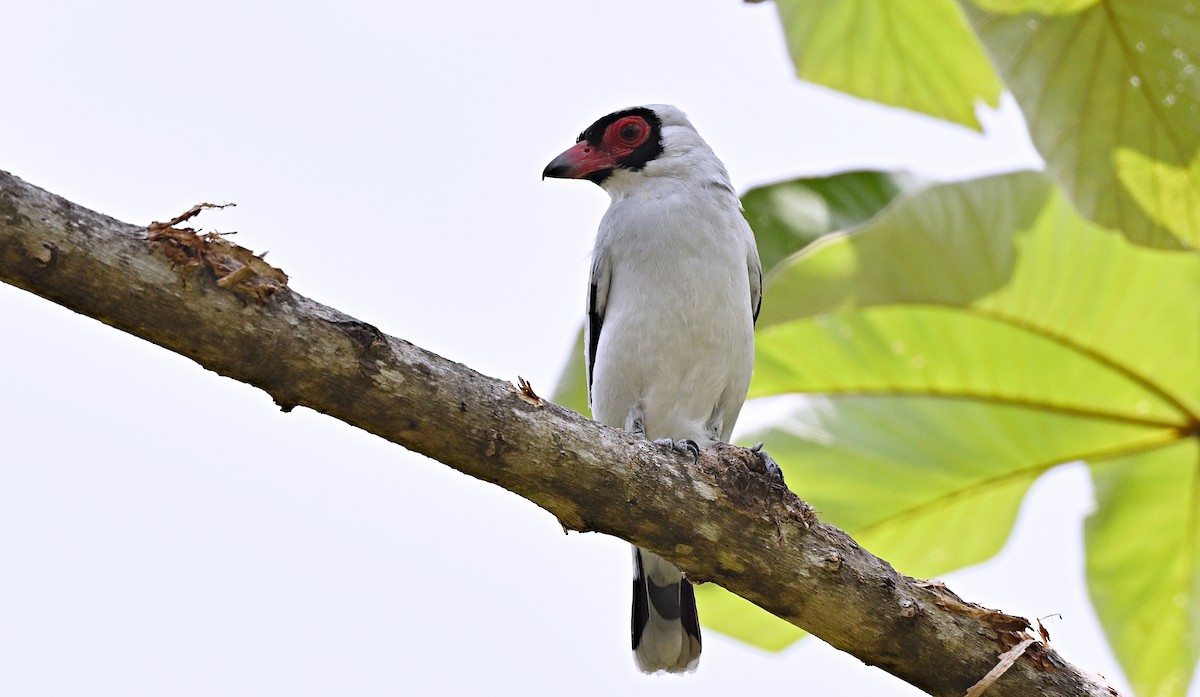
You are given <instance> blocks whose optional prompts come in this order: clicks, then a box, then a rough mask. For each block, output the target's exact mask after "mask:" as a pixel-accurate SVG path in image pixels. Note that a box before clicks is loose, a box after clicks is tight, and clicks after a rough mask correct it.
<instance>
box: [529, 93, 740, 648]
mask: <svg viewBox="0 0 1200 697" xmlns="http://www.w3.org/2000/svg"><path fill="white" fill-rule="evenodd" d="M545 175H546V176H555V177H568V178H586V179H590V180H591V181H594V182H596V183H597V184H599V185H600V186H601V187H602V188H604V190H605V191H606V192H608V194H609V196H610V197H611V199H612V202H611V204H610V206H609V208H608V211H607V212H606V213H605V214H604V218H603V219H602V220H601V222H600V230H599V234H598V235H597V237H596V246H595V251H594V253H593V258H592V275H591V285H590V292H589V297H588V317H589V322H588V341H587V346H588V356H587V358H588V382H589V387H590V400H591V407H592V415H593V416H594V417H595V418H596V419H597V420H599V421H601V422H603V423H605V424H608V425H610V426H618V427H621V428H624V429H626V430H629V431H636V432H641V433H644V434H645V435H646V437H647V438H651V439H655V440H659V439H671V440H673V441H683V440H691V441H695V442H696V443H697V444H698V445H699V446H700V447H705V446H708V445H711V444H713V443H714V442H717V441H727V440H728V438H729V435H730V433H731V431H732V430H733V425H734V422H735V421H736V420H737V416H738V412H739V411H740V410H741V408H742V404H743V402H744V401H745V399H746V391H747V389H748V387H749V384H750V373H751V369H752V363H753V358H754V319H755V317H756V316H757V313H758V306H759V300H760V297H761V285H762V283H761V281H762V273H761V268H760V265H759V260H758V251H757V248H756V246H755V242H754V235H753V233H752V232H751V230H750V227H749V225H747V223H746V220H745V218H744V217H743V216H742V213H741V203H740V201H739V199H738V197H737V194H736V193H735V191H734V189H733V187H732V185H731V184H730V182H729V176H728V174H727V173H726V171H725V167H724V165H722V164H721V161H720V160H718V159H717V157H716V155H714V154H713V152H712V150H711V149H710V148H709V147H708V144H707V143H705V142H704V140H703V139H701V138H700V135H699V134H698V133H697V132H696V130H695V128H693V127H692V125H691V123H690V122H688V120H687V117H686V116H684V114H683V112H681V111H680V110H679V109H677V108H675V107H673V106H667V105H651V106H648V107H635V108H632V109H626V110H622V111H618V112H614V113H613V114H609V115H608V116H605V117H604V118H602V119H600V120H599V121H597V122H596V123H595V124H593V125H592V126H591V127H589V129H588V130H586V131H584V133H583V134H582V135H581V136H580V139H579V142H578V143H577V144H576V146H575V147H573V148H571V149H570V150H568V151H566V152H564V153H563V154H562V155H560V156H559V157H558V158H556V159H555V160H554V161H553V162H551V163H550V165H549V166H548V167H547V168H546V171H545ZM634 564H635V567H634V572H635V579H634V617H633V644H634V656H635V660H636V662H637V665H638V667H639V668H640V669H642V670H643V671H645V672H656V671H659V670H665V671H668V672H683V671H688V670H694V669H695V667H696V664H697V662H698V660H699V655H700V630H699V625H698V623H697V620H696V615H695V600H694V596H693V594H692V590H691V586H690V584H688V582H687V581H686V580H684V579H683V575H682V574H681V573H680V571H679V570H678V569H677V568H675V566H673V565H672V564H670V563H669V562H667V561H666V560H664V559H662V558H660V557H658V556H657V555H654V554H652V553H650V552H647V551H645V550H639V549H637V548H635V549H634ZM639 594H641V595H639Z"/></svg>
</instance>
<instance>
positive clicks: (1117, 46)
mask: <svg viewBox="0 0 1200 697" xmlns="http://www.w3.org/2000/svg"><path fill="white" fill-rule="evenodd" d="M974 4H975V5H978V6H980V7H985V8H988V9H996V8H997V6H998V5H1002V4H1005V5H1007V4H1010V3H1001V2H999V0H989V1H987V2H984V1H983V0H976V1H975V3H974ZM1042 4H1043V3H1037V2H1019V3H1015V6H1019V7H1021V8H1025V9H1029V10H1031V11H1029V12H1025V13H1022V14H1016V15H1014V14H1009V13H1008V12H995V11H993V12H987V11H983V10H980V9H976V8H974V7H972V6H971V5H970V4H965V9H966V10H967V14H968V16H969V17H970V18H971V21H972V23H973V25H974V26H975V30H976V32H977V33H978V34H979V37H980V39H982V41H983V44H984V46H985V47H986V48H987V50H988V52H989V53H990V54H991V56H992V60H993V62H994V63H995V65H996V67H997V69H998V70H999V72H1000V74H1001V76H1002V77H1003V78H1004V81H1005V84H1006V85H1007V87H1008V89H1009V90H1011V91H1012V93H1013V95H1014V96H1016V98H1017V102H1018V103H1019V104H1020V105H1021V110H1022V111H1023V112H1024V113H1025V118H1026V120H1027V121H1028V123H1029V131H1030V135H1031V137H1032V138H1033V142H1034V144H1035V145H1036V146H1037V148H1038V150H1039V151H1040V152H1041V154H1042V156H1043V157H1044V158H1045V159H1046V167H1047V169H1048V171H1049V172H1050V173H1051V174H1052V175H1053V176H1054V177H1055V179H1056V180H1057V181H1058V182H1059V183H1060V184H1061V185H1062V186H1063V188H1064V189H1065V190H1066V191H1067V193H1069V194H1070V196H1071V198H1072V199H1073V200H1074V202H1075V205H1076V206H1077V207H1078V208H1079V210H1080V211H1081V212H1082V213H1083V214H1084V215H1086V216H1088V217H1089V218H1091V219H1093V220H1095V221H1096V222H1098V223H1100V224H1102V225H1105V226H1107V227H1111V228H1114V229H1117V230H1120V231H1121V232H1123V233H1124V234H1126V235H1127V236H1128V237H1129V239H1131V240H1133V241H1134V242H1137V243H1139V244H1145V245H1150V246H1155V247H1164V248H1189V247H1190V248H1196V247H1200V165H1198V164H1196V163H1197V162H1200V67H1198V66H1197V65H1196V61H1197V60H1198V59H1200V10H1198V9H1197V7H1196V4H1195V3H1191V2H1181V1H1179V0H1139V1H1138V2H1111V1H1109V2H1098V3H1094V4H1085V3H1079V5H1075V4H1072V5H1070V6H1056V7H1055V8H1053V9H1054V10H1055V11H1057V12H1058V13H1057V14H1042V13H1040V12H1038V11H1033V10H1037V9H1039V8H1040V7H1041V5H1042ZM1051 4H1053V3H1051ZM1067 7H1069V8H1070V9H1071V10H1075V11H1065V8H1067Z"/></svg>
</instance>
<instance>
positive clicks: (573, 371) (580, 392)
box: [550, 328, 592, 416]
mask: <svg viewBox="0 0 1200 697" xmlns="http://www.w3.org/2000/svg"><path fill="white" fill-rule="evenodd" d="M550 401H552V402H554V403H555V404H559V405H561V406H564V407H566V408H568V409H573V410H575V411H577V412H579V413H580V414H584V415H585V416H591V414H592V410H591V408H590V407H589V406H588V392H587V371H586V369H585V367H584V365H583V329H582V328H580V329H579V331H577V332H576V333H575V346H573V347H572V348H571V355H570V356H568V357H567V361H566V365H565V366H564V367H563V371H562V373H560V374H559V377H558V384H557V385H555V386H554V395H553V396H552V397H551V398H550Z"/></svg>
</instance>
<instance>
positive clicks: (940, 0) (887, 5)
mask: <svg viewBox="0 0 1200 697" xmlns="http://www.w3.org/2000/svg"><path fill="white" fill-rule="evenodd" d="M775 4H776V6H777V7H778V9H779V18H780V21H781V22H782V23H783V29H784V34H785V36H786V38H787V44H788V51H789V53H791V56H792V62H793V63H794V64H795V66H796V74H797V75H798V76H799V77H800V78H801V79H803V80H807V81H809V82H815V83H817V84H819V85H824V86H826V87H831V88H833V89H835V90H839V91H842V92H846V93H848V94H852V95H854V96H856V97H862V98H863V99H870V100H872V101H876V102H880V103H882V104H888V105H890V106H897V107H901V108H904V109H909V110H912V111H917V112H920V113H923V114H929V115H931V116H935V117H937V118H940V119H946V120H947V121H953V122H955V123H960V124H963V125H965V126H969V127H971V128H974V129H977V130H978V129H979V127H980V126H979V120H978V119H977V118H976V116H975V107H976V104H977V103H978V102H980V101H982V102H985V103H987V104H990V105H993V106H995V105H996V104H998V103H999V99H1000V90H1001V85H1000V81H999V80H998V79H997V77H996V74H995V72H994V71H993V70H992V66H991V64H989V63H988V59H987V56H986V55H985V54H984V52H983V50H982V49H981V48H980V46H979V41H978V39H976V37H975V35H974V34H972V33H971V30H970V27H969V26H968V24H967V23H966V21H965V20H964V18H963V15H962V12H961V11H960V10H959V8H958V7H957V6H956V5H955V4H954V1H953V0H921V2H896V1H895V0H838V2H812V1H811V0H777V2H776V3H775Z"/></svg>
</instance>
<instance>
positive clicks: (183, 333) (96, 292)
mask: <svg viewBox="0 0 1200 697" xmlns="http://www.w3.org/2000/svg"><path fill="white" fill-rule="evenodd" d="M182 217H183V216H181V218H182ZM181 223H182V220H176V221H172V223H168V224H155V225H152V226H151V227H150V228H149V230H147V228H139V227H135V226H132V225H128V224H125V223H121V222H119V221H116V220H113V219H112V218H109V217H107V216H104V215H102V214H99V213H96V212H93V211H90V210H87V209H85V208H82V207H80V206H77V205H75V204H73V203H71V202H69V201H66V200H64V199H62V198H60V197H57V196H54V195H53V194H50V193H47V192H45V191H43V190H41V189H38V188H36V187H33V186H30V185H29V184H26V183H25V182H23V181H21V180H20V179H18V178H16V177H13V176H12V175H9V174H7V173H3V172H0V280H3V281H5V282H7V283H10V284H12V285H15V286H17V287H20V288H24V289H25V290H28V291H30V292H32V293H35V294H37V295H40V296H42V297H44V298H48V299H50V300H52V301H54V302H56V303H58V304H60V305H64V306H66V307H68V308H70V309H72V310H74V311H76V312H79V313H82V314H85V315H88V316H90V317H94V318H96V319H98V320H100V321H102V322H104V323H106V324H109V325H111V326H113V327H116V328H118V329H121V330H123V331H126V332H129V333H130V334H133V335H135V336H139V337H141V338H143V339H146V340H147V341H151V342H153V343H155V344H158V345H160V346H162V347H164V348H167V349H169V350H171V351H174V352H176V353H180V354H182V355H184V356H187V357H189V358H191V359H193V360H195V361H196V362H197V363H199V364H200V365H202V366H204V367H205V368H208V369H210V370H214V371H216V372H218V373H220V374H222V375H226V376H229V377H231V378H234V379H235V380H239V381H241V382H245V383H249V384H251V385H255V386H257V387H259V388H261V389H263V390H265V391H266V392H267V393H268V394H270V395H271V396H272V397H273V398H274V400H275V402H276V403H277V404H279V405H280V406H281V407H282V408H283V409H284V410H290V409H291V408H293V407H295V406H297V405H304V406H307V407H310V408H312V409H314V410H316V411H319V412H322V413H325V414H329V415H330V416H333V417H334V418H337V419H341V420H342V421H345V422H347V423H350V424H353V425H355V426H358V427H359V428H362V429H364V430H366V431H369V432H371V433H374V434H376V435H379V436H382V437H383V438H386V439H388V440H390V441H392V442H394V443H398V444H400V445H403V446H404V447H406V448H408V449H410V450H414V451H416V452H419V453H423V454H425V455H428V456H429V457H432V458H435V459H437V460H440V461H441V462H444V463H445V464H447V465H449V466H451V467H453V468H455V469H457V470H460V471H462V472H465V473H467V474H470V475H472V476H474V477H478V478H479V479H483V480H486V481H489V482H492V483H495V484H497V485H499V486H501V487H503V488H505V489H508V490H509V491H512V492H514V493H516V494H518V495H520V496H523V497H525V498H527V499H529V500H530V501H533V502H534V503H536V504H538V505H539V506H541V507H543V508H545V509H546V510H548V511H550V512H551V513H553V514H554V515H555V516H557V517H558V519H559V521H561V523H562V524H563V526H564V527H566V528H570V529H572V530H579V531H599V532H604V533H607V534H610V535H615V536H617V537H620V538H622V539H625V540H628V541H630V542H633V543H636V544H638V545H640V546H642V547H645V548H648V549H651V550H653V551H655V552H657V553H658V554H661V555H662V556H664V557H666V558H667V559H669V560H671V561H672V562H674V563H675V564H677V565H678V566H679V567H680V568H682V569H684V570H685V571H686V572H687V574H688V576H689V577H690V578H693V579H695V580H698V581H699V580H703V581H711V582H714V583H718V584H720V585H721V586H724V587H725V588H728V589H729V590H731V591H733V592H735V593H737V594H738V595H741V596H743V597H745V598H747V599H748V600H750V601H751V602H753V603H755V604H757V605H759V606H761V607H763V608H764V609H766V610H768V611H770V612H772V613H774V614H776V615H778V616H779V617H781V618H783V619H785V620H787V621H789V622H792V623H793V624H796V625H797V626H799V627H803V628H804V629H806V630H808V631H809V632H811V633H813V634H815V635H817V636H819V637H821V638H822V639H824V640H825V641H827V642H828V643H830V644H832V645H833V646H835V647H837V648H839V649H842V650H844V651H847V652H849V653H851V654H853V655H854V656H857V657H858V658H860V659H861V660H863V661H864V662H866V663H868V664H871V665H877V666H879V667H881V668H883V669H884V670H886V671H888V672H890V673H892V674H893V675H896V676H898V677H900V678H901V679H903V680H905V681H907V682H909V683H911V684H913V685H915V686H917V687H919V688H921V689H922V690H925V691H926V692H928V693H930V694H933V695H947V696H950V695H956V696H961V695H964V694H966V692H967V691H968V690H969V689H971V688H972V686H974V685H976V684H977V683H979V682H980V680H981V679H983V678H984V676H985V675H988V674H989V672H990V671H992V670H993V668H996V667H997V663H998V662H999V661H1000V656H1001V654H1003V653H1005V652H1006V651H1009V650H1010V649H1012V648H1013V647H1016V646H1018V645H1020V644H1021V643H1022V642H1024V641H1026V640H1028V639H1031V638H1032V637H1031V636H1030V635H1029V634H1028V633H1027V630H1028V627H1029V625H1028V623H1027V622H1026V621H1025V620H1024V619H1021V618H1017V617H1012V616H1009V615H1005V614H1003V613H1000V612H996V611H993V610H987V609H984V608H981V607H979V606H977V605H973V604H970V603H966V602H964V601H962V600H960V599H959V598H958V597H957V596H956V595H954V594H953V593H952V592H950V591H949V590H948V589H946V588H945V587H944V586H942V585H940V584H937V583H928V582H922V581H918V580H915V579H912V578H909V577H907V576H904V575H902V574H899V573H897V572H896V571H895V570H893V569H892V567H891V566H890V565H888V563H887V562H885V561H883V560H881V559H878V558H877V557H875V556H873V555H871V554H870V553H868V552H866V551H865V550H863V549H862V548H860V547H859V546H858V545H857V544H855V542H854V540H852V539H850V537H849V536H848V535H846V534H845V533H843V532H842V531H840V530H838V529H837V528H835V527H833V526H830V525H826V524H824V523H821V522H820V521H818V520H817V519H816V516H815V515H814V514H813V512H812V510H811V509H810V508H809V507H808V505H807V504H805V503H804V502H803V501H801V500H800V499H798V498H796V496H795V495H793V494H792V493H791V492H779V491H771V490H770V488H769V487H768V486H767V484H766V481H767V480H766V479H765V478H764V477H763V474H762V471H761V470H762V467H761V464H760V463H759V461H758V459H757V458H756V457H755V456H754V454H753V453H751V452H750V451H748V450H745V449H742V448H736V447H733V446H719V447H718V448H716V449H713V450H711V451H707V452H705V453H704V454H703V455H702V456H701V458H700V460H699V462H697V463H692V462H691V461H690V459H689V458H688V457H686V456H681V455H678V454H676V453H673V452H671V451H670V450H669V449H666V448H663V447H660V446H657V445H655V444H653V443H650V442H647V441H645V440H644V439H641V438H636V437H634V436H631V435H629V434H626V433H624V432H622V431H620V430H617V429H612V428H607V427H605V426H602V425H600V424H598V423H596V422H593V421H590V420H588V419H586V418H584V417H582V416H580V415H579V414H576V413H574V412H571V411H568V410H566V409H563V408H561V407H558V406H556V405H553V404H550V403H548V402H545V401H543V400H541V399H540V398H538V397H537V396H536V395H534V394H533V393H532V390H528V389H522V388H516V387H514V386H513V385H511V384H509V383H506V382H501V381H498V380H495V379H492V378H488V377H485V376H483V375H480V374H479V373H476V372H475V371H473V370H471V369H469V368H467V367H465V366H462V365H459V364H457V363H454V362H451V361H448V360H446V359H444V358H441V357H439V356H437V355H434V354H432V353H430V352H428V351H425V350H423V349H421V348H419V347H417V346H414V345H412V344H410V343H408V342H407V341H404V340H402V339H396V338H394V337H390V336H387V335H386V334H383V333H382V332H380V331H379V330H378V329H376V328H375V327H373V326H371V325H370V324H367V323H365V322H362V321H360V320H357V319H355V318H353V317H349V316H347V315H345V314H342V313H341V312H338V311H337V310H335V309H333V308H330V307H326V306H324V305H321V304H320V303H317V302H314V301H312V300H309V299H307V298H305V297H302V296H300V295H299V294H296V293H294V292H292V291H291V290H290V289H288V288H287V287H286V280H287V277H286V276H284V275H283V274H282V272H278V271H277V270H274V269H271V267H270V266H269V265H267V264H266V263H265V262H262V260H261V259H258V258H257V257H253V255H251V254H250V253H249V252H248V251H247V250H244V249H241V248H238V247H235V246H233V245H230V244H228V243H227V242H224V241H223V240H220V239H216V238H213V237H212V236H208V237H204V236H200V237H197V236H195V235H190V236H189V232H188V231H187V230H181V229H179V228H178V227H173V226H172V225H178V224H181ZM149 238H153V240H151V239H149ZM696 521H702V522H701V523H700V524H697V523H696ZM1015 654H1016V652H1013V654H1010V655H1009V659H1011V658H1012V656H1013V655H1015ZM994 675H995V674H994V673H993V675H992V676H989V679H991V678H994ZM987 694H988V695H994V696H996V697H1005V696H1013V697H1016V696H1023V695H1034V694H1037V695H1115V694H1116V692H1115V691H1114V690H1112V689H1111V688H1109V687H1107V686H1104V685H1102V684H1101V683H1100V681H1098V680H1096V679H1094V678H1092V677H1091V676H1089V675H1087V674H1085V673H1083V672H1081V671H1080V670H1078V669H1077V668H1075V667H1074V666H1072V665H1070V664H1068V663H1067V662H1065V661H1063V660H1062V659H1061V658H1060V657H1059V656H1058V655H1057V653H1055V651H1054V650H1053V649H1051V648H1049V647H1048V646H1046V645H1045V644H1043V643H1042V642H1040V641H1034V642H1032V643H1030V644H1028V645H1027V646H1026V647H1025V648H1024V650H1023V651H1022V652H1020V654H1019V657H1017V658H1016V659H1015V660H1013V662H1012V664H1011V666H1009V667H1008V669H1007V671H1005V672H1004V673H1003V675H1001V676H1000V677H999V678H998V679H995V682H994V683H993V684H992V685H991V686H990V687H989V688H987Z"/></svg>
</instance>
